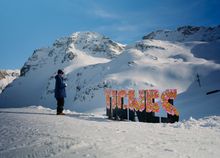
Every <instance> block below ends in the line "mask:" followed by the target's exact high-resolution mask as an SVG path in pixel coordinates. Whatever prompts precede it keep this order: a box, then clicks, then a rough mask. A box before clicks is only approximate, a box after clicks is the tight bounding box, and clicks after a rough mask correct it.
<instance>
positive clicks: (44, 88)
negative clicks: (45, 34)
mask: <svg viewBox="0 0 220 158" xmlns="http://www.w3.org/2000/svg"><path fill="white" fill-rule="evenodd" d="M195 28H197V29H195ZM178 30H179V31H178ZM183 30H184V31H183ZM186 30H188V32H190V33H188V34H186V33H184V32H187V31H186ZM205 30H210V31H209V33H206V31H205ZM165 32H166V33H165ZM219 37H220V32H219V26H218V27H215V28H211V29H208V28H205V27H201V28H198V27H188V26H187V27H182V29H180V28H179V29H177V30H176V31H168V32H167V31H157V32H154V33H151V34H149V35H147V36H144V38H143V40H141V41H137V42H136V43H134V44H131V45H127V46H125V45H122V44H119V43H116V42H114V41H112V40H110V39H109V38H107V37H105V36H102V35H100V34H97V33H91V32H81V33H80V32H78V33H74V34H73V35H71V36H70V37H66V38H61V39H59V40H57V41H56V42H55V43H54V44H53V46H52V47H49V48H42V49H38V50H36V51H34V53H33V55H32V56H31V57H30V58H29V59H28V61H27V62H26V63H25V64H24V66H23V68H22V69H21V77H20V78H18V79H17V80H15V81H14V82H13V83H12V84H11V86H10V87H8V88H6V89H5V91H4V93H2V94H1V95H0V106H1V107H21V106H28V105H43V106H45V107H49V108H56V102H55V99H54V97H53V96H54V94H53V92H54V82H55V80H54V75H55V74H56V71H57V69H59V68H62V69H64V72H65V74H66V76H65V78H66V79H65V80H66V83H67V84H68V87H67V98H66V103H65V108H67V109H71V110H75V111H80V112H87V111H98V110H99V109H101V110H104V108H105V97H104V88H115V89H122V88H123V89H130V88H132V89H136V90H137V89H143V88H144V89H148V88H156V89H159V90H160V91H163V90H164V89H167V88H176V89H177V91H178V94H179V97H178V98H177V99H176V101H175V103H176V105H177V107H178V110H179V111H180V116H182V118H186V117H189V116H193V117H203V116H207V115H215V114H216V115H219V114H220V110H216V106H212V107H210V109H211V110H210V111H209V112H210V113H207V112H205V110H202V112H203V113H200V115H196V112H197V111H198V110H200V109H205V108H206V106H207V104H208V103H209V102H204V104H202V106H199V105H198V104H200V103H201V102H203V100H202V98H204V95H205V93H206V92H207V91H209V90H213V88H217V86H218V85H219V83H218V82H217V81H219V80H220V73H219V72H220V71H219V70H220V63H219V62H220V55H219V50H220V40H219ZM213 74H214V77H213ZM198 75H199V76H200V79H201V84H202V87H200V86H199V85H198V83H197V82H196V79H197V78H196V77H197V76H198ZM191 87H194V88H191ZM216 95H217V97H215V99H214V101H213V102H212V104H215V103H217V102H218V101H219V99H218V98H219V94H216ZM197 99H199V100H197ZM209 99H210V98H209ZM193 107H195V108H194V109H193ZM189 109H191V110H192V109H193V112H188V111H189ZM200 111H201V110H200ZM197 113H198V112H197Z"/></svg>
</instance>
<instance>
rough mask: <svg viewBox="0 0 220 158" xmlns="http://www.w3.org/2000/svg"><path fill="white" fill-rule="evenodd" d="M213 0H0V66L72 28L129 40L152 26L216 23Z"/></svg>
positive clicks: (14, 64) (17, 63) (19, 62)
mask: <svg viewBox="0 0 220 158" xmlns="http://www.w3.org/2000/svg"><path fill="white" fill-rule="evenodd" d="M219 8H220V1H219V0H0V69H15V68H21V67H22V66H23V64H24V62H25V61H26V60H27V59H28V57H29V56H31V55H32V53H33V51H34V50H35V49H37V48H40V47H47V46H50V45H51V44H52V43H53V42H54V40H55V39H57V38H60V37H63V36H68V35H70V34H72V33H73V32H76V31H96V32H99V33H101V34H104V35H106V36H108V37H110V38H111V39H113V40H115V41H118V42H121V43H132V42H134V41H137V40H140V39H141V37H142V36H144V35H145V34H147V33H150V32H151V31H155V30H157V29H175V28H176V27H179V26H182V25H196V26H216V25H219V24H220V9H219Z"/></svg>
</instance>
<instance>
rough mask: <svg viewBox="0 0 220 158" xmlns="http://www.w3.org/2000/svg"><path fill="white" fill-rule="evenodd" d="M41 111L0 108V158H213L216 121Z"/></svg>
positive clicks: (219, 126) (218, 137)
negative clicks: (113, 118) (160, 120)
mask: <svg viewBox="0 0 220 158" xmlns="http://www.w3.org/2000/svg"><path fill="white" fill-rule="evenodd" d="M65 112H66V113H68V114H67V115H66V116H56V115H55V111H54V110H51V109H46V108H43V107H41V106H38V107H27V108H17V109H16V108H9V109H3V108H1V109H0V124H1V126H0V140H1V141H0V157H1V158H43V157H53V158H60V157H65V158H72V157H74V158H82V157H89V158H112V157H114V158H121V157H132V158H141V157H143V158H145V157H157V158H170V157H174V158H176V157H181V158H189V157H190V158H198V157H199V158H207V157H212V158H219V155H220V150H219V146H220V117H219V116H212V117H207V118H203V119H199V120H195V119H193V118H191V119H189V120H187V121H183V122H179V123H174V124H151V123H139V122H135V123H134V122H118V121H117V122H115V121H109V120H107V119H105V118H104V117H103V116H97V115H93V114H80V113H75V112H70V111H65Z"/></svg>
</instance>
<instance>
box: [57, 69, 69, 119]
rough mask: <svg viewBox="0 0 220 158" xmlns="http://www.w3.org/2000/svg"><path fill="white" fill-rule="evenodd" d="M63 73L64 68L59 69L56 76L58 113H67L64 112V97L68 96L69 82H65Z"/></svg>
mask: <svg viewBox="0 0 220 158" xmlns="http://www.w3.org/2000/svg"><path fill="white" fill-rule="evenodd" d="M63 74H64V72H63V71H62V70H58V71H57V75H56V76H55V79H56V83H55V98H56V100H57V115H65V114H64V113H63V106H64V98H65V97H66V90H65V88H66V86H67V84H66V83H64V82H63Z"/></svg>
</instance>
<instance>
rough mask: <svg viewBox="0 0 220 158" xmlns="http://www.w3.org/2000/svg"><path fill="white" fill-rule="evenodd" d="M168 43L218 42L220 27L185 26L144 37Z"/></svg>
mask: <svg viewBox="0 0 220 158" xmlns="http://www.w3.org/2000/svg"><path fill="white" fill-rule="evenodd" d="M143 39H156V40H166V41H174V42H175V41H177V42H186V41H206V42H210V41H216V40H219V39H220V25H219V26H216V27H195V26H183V27H179V28H177V29H176V30H174V31H173V30H158V31H156V32H152V33H150V34H148V35H146V36H144V37H143Z"/></svg>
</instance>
